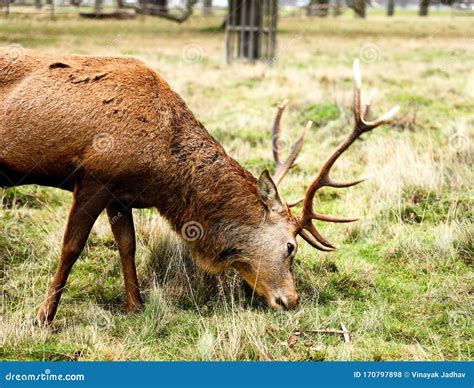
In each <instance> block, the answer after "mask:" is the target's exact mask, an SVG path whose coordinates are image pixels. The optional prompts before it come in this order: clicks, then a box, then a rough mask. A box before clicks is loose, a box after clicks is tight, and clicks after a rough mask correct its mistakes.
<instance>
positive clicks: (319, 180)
mask: <svg viewBox="0 0 474 388" xmlns="http://www.w3.org/2000/svg"><path fill="white" fill-rule="evenodd" d="M353 73H354V119H355V124H354V129H353V130H352V132H351V133H350V134H349V135H348V136H347V138H346V139H345V140H344V141H343V142H342V143H341V144H339V146H338V147H337V148H336V150H335V151H334V152H333V153H332V155H331V156H330V157H329V158H328V159H327V161H326V163H324V165H323V167H322V168H321V171H320V172H319V174H318V176H317V177H316V178H315V179H314V180H313V182H312V183H311V184H310V186H309V188H308V190H307V191H306V194H305V198H304V202H303V211H302V213H301V216H300V217H299V218H298V219H297V221H298V223H299V226H300V230H299V231H298V233H299V235H300V236H301V237H303V239H304V240H305V241H306V242H308V243H309V244H310V245H311V246H313V247H314V248H317V249H319V250H321V251H332V250H334V249H336V247H335V246H334V245H332V244H331V243H330V242H329V241H328V240H326V239H325V238H324V237H323V236H322V235H321V234H320V233H319V232H318V230H317V229H316V227H315V226H314V224H313V220H321V221H327V222H353V221H357V218H340V217H333V216H328V215H325V214H319V213H316V212H314V210H313V199H314V196H315V194H316V192H317V191H318V190H319V189H320V188H322V187H324V186H329V187H336V188H341V187H350V186H354V185H357V184H358V183H361V182H362V181H364V179H359V180H356V181H352V182H337V181H334V180H333V179H332V178H331V177H330V176H329V173H330V171H331V168H332V166H333V165H334V163H335V162H336V160H337V159H338V158H339V156H341V155H342V154H343V153H344V152H345V151H346V150H347V149H348V148H349V147H350V146H351V145H352V143H354V142H355V141H356V140H357V139H358V138H359V137H360V136H361V135H362V134H363V133H365V132H369V131H371V130H372V129H374V128H376V127H378V126H379V125H381V124H384V123H386V122H387V121H388V120H390V119H391V118H392V117H393V116H394V115H395V114H396V113H397V112H398V110H399V109H400V107H399V106H398V105H397V106H395V107H393V108H392V109H391V110H390V111H388V112H387V113H385V114H384V115H382V116H381V117H379V118H378V119H377V120H374V121H366V120H367V117H368V115H369V111H370V105H371V102H372V99H373V98H374V97H375V94H376V91H375V89H373V90H372V92H371V93H370V96H369V99H368V100H367V103H366V104H365V109H364V113H363V115H361V106H360V94H361V93H360V89H361V84H362V81H361V74H360V66H359V60H358V59H357V58H356V59H354V64H353Z"/></svg>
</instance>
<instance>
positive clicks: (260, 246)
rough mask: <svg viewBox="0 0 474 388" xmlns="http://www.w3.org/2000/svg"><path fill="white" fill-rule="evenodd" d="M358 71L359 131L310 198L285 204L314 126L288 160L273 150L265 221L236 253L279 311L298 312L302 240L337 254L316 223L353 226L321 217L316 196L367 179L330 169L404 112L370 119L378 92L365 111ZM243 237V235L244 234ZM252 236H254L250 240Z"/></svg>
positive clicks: (276, 130)
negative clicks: (296, 266)
mask: <svg viewBox="0 0 474 388" xmlns="http://www.w3.org/2000/svg"><path fill="white" fill-rule="evenodd" d="M353 73H354V84H355V88H354V103H353V110H354V119H355V123H354V128H353V130H352V131H351V132H350V133H349V135H348V136H347V137H346V138H345V140H343V141H342V142H341V143H340V144H339V146H338V147H337V148H336V149H335V150H334V152H333V153H332V154H331V155H330V156H329V158H328V159H327V160H326V162H325V163H324V164H323V166H322V168H321V170H320V172H319V174H318V175H317V176H316V177H315V178H314V180H313V181H312V182H311V183H310V185H309V186H308V189H307V190H306V194H305V196H304V198H302V199H301V200H298V201H294V202H285V201H284V200H282V198H281V197H280V195H279V193H278V190H277V186H278V184H279V183H280V182H281V181H282V180H283V178H284V177H285V176H286V174H287V173H288V171H289V170H290V169H291V168H293V167H294V166H295V165H296V164H297V157H298V155H299V153H300V151H301V148H302V146H303V141H304V138H305V135H306V133H307V132H308V130H309V129H310V127H311V125H312V122H308V124H307V125H306V127H305V128H304V130H303V132H302V134H301V136H300V137H299V139H298V140H297V141H296V143H295V144H294V145H293V147H292V150H291V152H290V155H289V156H288V158H287V159H286V160H284V161H282V159H281V156H280V154H279V149H278V147H275V146H274V147H273V157H274V161H275V167H276V168H275V173H274V175H273V179H272V178H271V177H270V175H269V173H268V171H264V172H263V173H262V175H261V176H260V178H259V180H258V185H257V187H258V194H259V197H260V199H261V201H262V202H263V204H264V206H265V217H264V218H263V221H262V222H261V223H260V224H259V225H258V227H257V229H255V228H253V229H249V230H248V231H246V232H245V233H242V234H241V235H245V236H246V240H245V244H242V245H243V246H245V247H246V248H245V249H242V250H240V249H236V250H235V251H234V252H233V253H234V258H235V261H234V262H233V266H234V267H235V268H236V269H238V270H239V271H240V272H241V274H242V275H243V277H244V279H245V280H246V281H247V282H248V283H249V285H250V286H252V287H253V288H254V289H255V291H256V292H257V293H258V294H260V295H261V296H263V297H264V298H265V300H266V301H267V303H268V304H269V305H270V306H271V307H274V308H276V309H281V308H292V307H295V306H296V305H297V304H298V299H299V298H298V294H297V292H296V287H295V280H294V275H293V261H294V258H295V254H296V252H297V249H298V243H297V241H296V237H297V236H298V235H299V236H300V237H302V238H303V239H304V240H305V241H306V242H307V243H309V244H310V245H311V246H312V247H314V248H316V249H318V250H321V251H333V250H334V249H336V247H335V246H334V245H333V244H332V243H331V242H330V241H328V240H327V239H326V238H325V237H323V236H322V235H321V233H320V232H319V231H318V230H317V229H316V227H315V225H314V224H313V220H320V221H327V222H353V221H356V220H357V219H356V218H342V217H335V216H330V215H326V214H320V213H318V212H316V211H315V210H314V197H315V195H316V193H317V191H318V190H320V189H321V188H323V187H334V188H343V187H350V186H354V185H356V184H358V183H361V182H362V181H363V179H359V180H355V181H352V182H338V181H335V180H333V179H332V178H331V177H330V171H331V168H332V167H333V165H334V163H335V162H336V161H337V159H338V158H339V157H340V156H341V155H342V154H343V153H344V152H345V151H346V150H347V149H348V148H349V147H350V146H351V145H352V144H353V143H354V142H355V141H356V140H357V139H358V138H359V137H360V136H361V135H362V134H363V133H365V132H369V131H371V130H372V129H374V128H376V127H378V126H380V125H382V124H384V123H386V122H388V121H389V120H390V119H391V118H392V117H393V116H394V115H395V114H396V113H397V112H398V110H399V107H398V106H395V107H394V108H392V109H391V110H390V111H388V112H387V113H385V114H384V115H383V116H381V117H380V118H378V119H377V120H373V121H369V120H368V116H369V111H370V105H371V101H372V99H373V97H374V96H375V90H373V91H372V93H371V94H370V97H369V99H368V101H367V102H366V104H365V107H364V109H363V110H362V109H361V74H360V69H359V60H358V59H355V60H354V64H353ZM285 107H286V102H285V103H283V104H282V105H280V106H279V107H278V111H277V114H276V117H275V122H274V126H273V143H274V144H278V142H279V139H280V136H281V129H280V122H281V117H282V114H283V112H284V109H285ZM300 202H303V205H302V211H301V214H300V215H295V214H293V213H292V211H291V208H292V207H293V206H295V205H296V204H297V203H300ZM239 234H240V233H239ZM248 236H250V237H248Z"/></svg>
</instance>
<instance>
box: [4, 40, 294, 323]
mask: <svg viewBox="0 0 474 388" xmlns="http://www.w3.org/2000/svg"><path fill="white" fill-rule="evenodd" d="M0 96H1V101H0V186H3V187H11V186H17V185H22V184H40V185H46V186H52V187H58V188H62V189H66V190H69V191H73V192H74V204H73V207H72V209H71V214H70V216H69V221H68V226H67V228H66V233H65V238H64V243H63V251H62V254H61V261H60V264H59V266H58V271H57V273H56V276H55V279H54V280H53V283H52V285H51V288H50V291H49V292H48V297H47V299H46V301H45V303H44V304H43V307H42V310H40V313H39V318H40V320H41V321H51V320H52V318H53V317H54V314H55V312H56V307H57V304H58V302H59V297H60V295H61V291H62V289H63V288H64V286H65V283H66V279H67V276H68V274H69V271H70V268H71V267H72V265H73V264H74V262H75V260H76V259H77V257H78V256H79V254H80V252H81V251H82V248H83V246H84V243H85V241H86V240H87V236H88V234H89V232H90V228H91V227H92V225H93V223H94V221H95V219H96V218H97V216H98V215H99V214H100V212H101V211H102V210H103V209H104V208H107V211H108V213H109V218H110V219H111V225H112V229H113V231H114V236H115V238H116V240H117V243H118V246H119V250H120V254H121V257H122V261H123V264H124V275H125V278H126V289H127V293H126V295H127V298H126V302H127V304H128V305H129V309H130V310H133V309H134V308H139V307H140V306H141V299H140V295H139V292H138V284H137V281H136V273H135V265H134V261H133V260H134V259H133V256H134V251H135V240H134V231H133V220H132V218H131V212H130V209H131V208H144V207H156V208H157V209H158V210H159V212H160V214H162V215H163V216H164V217H165V218H166V219H167V220H168V221H169V222H170V224H171V225H172V226H173V228H174V229H175V230H176V231H177V232H178V233H181V232H182V228H183V226H186V224H187V223H189V222H195V223H199V225H201V226H202V232H203V233H202V236H200V238H198V239H197V240H196V241H191V242H189V244H190V247H191V249H192V251H193V252H194V254H195V257H196V259H197V260H198V261H199V262H200V263H201V265H202V266H203V267H204V268H206V269H208V270H209V271H212V272H217V271H220V270H222V269H223V268H225V267H228V266H231V265H232V266H235V267H236V268H238V269H239V270H240V271H241V272H242V274H243V275H244V277H245V278H246V280H247V281H248V282H250V283H251V285H252V286H254V287H255V288H256V289H257V291H259V292H260V293H261V294H263V295H264V296H265V297H266V298H267V300H268V301H269V303H270V304H273V305H274V304H275V303H272V298H275V296H273V295H270V294H271V293H272V292H274V291H275V290H276V289H279V290H280V291H278V292H280V293H281V292H282V291H281V289H286V290H287V291H285V292H286V294H285V295H287V296H285V298H284V299H285V300H286V299H288V301H287V302H285V303H284V304H288V305H294V304H295V301H297V295H296V292H295V291H294V279H293V275H292V273H291V274H290V272H291V271H290V270H289V269H285V271H283V272H284V273H285V276H283V275H282V273H283V272H282V263H283V262H284V260H283V259H284V258H285V257H283V259H282V255H283V256H284V251H285V249H286V248H285V247H286V243H287V241H292V242H294V228H293V226H292V223H291V222H292V218H291V215H290V213H289V212H288V211H287V210H286V208H285V207H284V206H282V204H281V201H280V200H279V197H278V194H277V192H276V189H275V190H274V192H272V187H271V186H272V182H269V180H270V181H271V179H270V178H269V176H268V174H266V175H265V176H262V177H261V178H260V180H257V179H256V178H254V177H253V176H252V175H251V174H250V173H249V172H248V171H246V170H245V169H244V168H242V167H241V166H240V165H239V164H238V163H237V162H236V161H235V160H233V159H232V158H231V157H230V156H228V155H227V153H226V152H225V151H224V149H223V147H222V146H221V145H220V144H219V143H217V141H216V140H215V139H214V138H213V137H212V136H211V135H210V134H209V133H208V132H207V131H206V129H205V128H204V127H203V125H202V124H201V123H200V122H199V121H198V120H197V119H196V118H195V117H194V115H193V114H192V112H191V111H190V110H189V109H188V108H187V106H186V104H185V103H184V101H183V100H182V99H181V97H180V96H179V95H178V94H176V93H175V92H174V91H173V90H171V88H170V87H169V85H168V84H167V83H166V82H165V81H164V80H163V79H161V78H160V76H159V75H158V74H157V73H156V72H155V71H153V70H152V69H150V68H148V67H147V66H146V65H145V64H143V63H142V62H141V61H139V60H137V59H132V58H107V57H85V56H71V55H65V56H58V55H50V54H45V53H40V52H36V51H30V50H27V51H26V52H25V55H24V56H23V57H21V58H19V59H17V60H15V61H12V60H11V58H9V56H8V55H7V52H6V51H5V50H2V49H0ZM102 142H103V143H105V145H104V144H102ZM265 190H267V191H268V190H270V192H271V193H270V194H269V196H268V197H267V198H263V197H262V191H265ZM270 202H271V203H273V204H274V205H275V207H274V208H272V206H270V205H269V203H270ZM119 213H120V214H125V215H126V216H125V217H124V218H123V219H122V218H120V220H119V221H118V222H117V223H114V222H113V221H112V220H113V218H114V214H115V215H116V214H119ZM279 240H281V241H279ZM277 242H278V243H279V245H278V247H277V248H272V246H274V245H275V244H276V243H277ZM294 243H295V242H294ZM295 244H296V243H295ZM272 249H273V250H274V251H275V253H274V254H273V252H272ZM222 252H224V253H222ZM225 252H227V254H229V252H230V253H231V254H230V260H228V259H229V257H223V256H226V254H225ZM282 252H283V253H282ZM236 253H238V254H236ZM220 254H221V255H220ZM265 256H268V258H265ZM262 260H263V261H262ZM291 260H292V259H291ZM257 261H258V263H257ZM261 261H262V262H261ZM262 263H263V265H261V264H262ZM265 263H266V264H265ZM285 263H289V260H288V261H287V262H285ZM257 264H258V265H257ZM285 266H288V265H287V264H285ZM262 267H263V268H262ZM257 268H258V271H259V273H258V274H257V272H256V271H257ZM285 268H286V267H285ZM288 268H289V267H288ZM290 275H291V276H290ZM282 276H283V277H284V278H285V279H283V280H278V279H279V278H281V277H282ZM262 279H263V280H262ZM283 283H285V285H283ZM127 284H128V286H127ZM277 304H278V303H277Z"/></svg>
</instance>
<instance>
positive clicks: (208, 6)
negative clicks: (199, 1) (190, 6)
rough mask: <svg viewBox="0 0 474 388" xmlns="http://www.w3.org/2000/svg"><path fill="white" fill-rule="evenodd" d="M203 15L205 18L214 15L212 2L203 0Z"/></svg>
mask: <svg viewBox="0 0 474 388" xmlns="http://www.w3.org/2000/svg"><path fill="white" fill-rule="evenodd" d="M202 14H203V15H204V16H210V15H212V0H203V5H202Z"/></svg>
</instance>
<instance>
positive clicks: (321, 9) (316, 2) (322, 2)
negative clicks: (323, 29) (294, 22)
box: [307, 0, 329, 17]
mask: <svg viewBox="0 0 474 388" xmlns="http://www.w3.org/2000/svg"><path fill="white" fill-rule="evenodd" d="M328 14H329V0H310V2H309V5H308V8H307V15H308V16H320V17H325V16H328Z"/></svg>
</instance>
